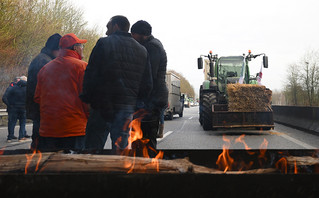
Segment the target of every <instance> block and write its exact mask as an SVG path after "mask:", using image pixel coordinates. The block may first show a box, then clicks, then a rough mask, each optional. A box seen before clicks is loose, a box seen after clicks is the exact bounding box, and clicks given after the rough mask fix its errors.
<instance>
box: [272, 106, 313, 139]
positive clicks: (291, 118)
mask: <svg viewBox="0 0 319 198" xmlns="http://www.w3.org/2000/svg"><path fill="white" fill-rule="evenodd" d="M272 108H273V111H274V121H275V122H278V123H282V124H286V125H289V126H292V127H295V128H299V129H304V130H309V131H314V132H318V133H319V107H301V106H278V105H273V106H272Z"/></svg>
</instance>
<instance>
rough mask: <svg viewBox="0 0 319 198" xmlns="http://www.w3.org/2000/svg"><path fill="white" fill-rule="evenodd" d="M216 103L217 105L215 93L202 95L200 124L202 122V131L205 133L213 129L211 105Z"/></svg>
mask: <svg viewBox="0 0 319 198" xmlns="http://www.w3.org/2000/svg"><path fill="white" fill-rule="evenodd" d="M216 103H217V97H216V94H215V93H204V94H203V105H202V122H203V129H204V130H205V131H207V130H212V129H213V123H212V122H213V119H212V105H213V104H216Z"/></svg>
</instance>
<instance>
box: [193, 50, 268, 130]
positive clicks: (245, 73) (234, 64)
mask: <svg viewBox="0 0 319 198" xmlns="http://www.w3.org/2000/svg"><path fill="white" fill-rule="evenodd" d="M261 55H263V67H264V68H268V57H267V56H266V55H265V54H258V55H253V54H252V53H251V52H250V51H249V53H248V55H245V54H243V55H242V56H224V57H220V58H218V55H217V54H215V55H213V54H212V52H210V53H209V54H208V55H207V56H206V55H201V56H200V57H199V58H198V69H203V65H204V63H205V69H204V73H205V81H204V82H203V84H202V85H201V86H200V91H199V92H200V100H199V101H200V102H199V122H200V124H201V125H202V126H203V129H204V130H212V129H216V128H234V127H239V128H242V127H245V128H246V127H254V128H258V129H264V130H270V129H271V128H274V122H273V112H272V110H270V111H267V112H266V111H265V112H230V111H228V97H227V84H230V83H240V84H257V79H258V74H257V75H256V76H250V72H249V65H248V63H249V62H250V61H251V60H252V59H255V58H257V57H258V56H261ZM203 57H205V59H204V58H203Z"/></svg>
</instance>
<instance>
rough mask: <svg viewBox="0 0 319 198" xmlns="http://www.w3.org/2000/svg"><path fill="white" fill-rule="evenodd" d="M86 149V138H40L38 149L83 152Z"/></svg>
mask: <svg viewBox="0 0 319 198" xmlns="http://www.w3.org/2000/svg"><path fill="white" fill-rule="evenodd" d="M83 147H84V136H73V137H63V138H55V137H42V136H39V144H38V148H37V149H39V150H42V151H56V150H82V149H83Z"/></svg>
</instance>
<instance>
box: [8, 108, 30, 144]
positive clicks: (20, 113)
mask: <svg viewBox="0 0 319 198" xmlns="http://www.w3.org/2000/svg"><path fill="white" fill-rule="evenodd" d="M8 117H9V120H8V140H11V139H12V137H13V136H14V128H15V126H16V124H17V120H18V119H19V124H20V129H19V139H21V138H24V136H25V135H26V134H25V124H26V119H27V118H26V110H25V109H22V108H14V107H13V108H10V110H9V112H8Z"/></svg>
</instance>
